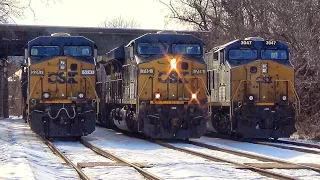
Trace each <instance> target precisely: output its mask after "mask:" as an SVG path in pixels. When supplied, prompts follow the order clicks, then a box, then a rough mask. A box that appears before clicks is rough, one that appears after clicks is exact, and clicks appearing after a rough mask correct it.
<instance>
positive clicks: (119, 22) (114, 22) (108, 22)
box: [99, 16, 140, 28]
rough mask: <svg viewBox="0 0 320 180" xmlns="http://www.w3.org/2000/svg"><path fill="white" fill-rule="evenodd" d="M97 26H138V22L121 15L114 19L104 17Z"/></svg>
mask: <svg viewBox="0 0 320 180" xmlns="http://www.w3.org/2000/svg"><path fill="white" fill-rule="evenodd" d="M99 26H100V27H108V28H140V24H139V23H138V22H136V21H135V20H134V19H131V20H125V19H123V18H122V17H121V16H119V17H117V18H114V19H108V18H106V19H105V20H104V21H103V22H101V23H100V25H99Z"/></svg>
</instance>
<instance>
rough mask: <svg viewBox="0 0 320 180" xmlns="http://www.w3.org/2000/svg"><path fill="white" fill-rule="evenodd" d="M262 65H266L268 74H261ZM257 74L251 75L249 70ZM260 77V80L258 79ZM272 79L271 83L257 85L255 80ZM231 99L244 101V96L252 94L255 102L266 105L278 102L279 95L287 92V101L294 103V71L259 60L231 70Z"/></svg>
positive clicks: (288, 67) (275, 63) (291, 68)
mask: <svg viewBox="0 0 320 180" xmlns="http://www.w3.org/2000/svg"><path fill="white" fill-rule="evenodd" d="M262 63H267V64H268V72H267V73H262V69H261V68H262V67H261V66H262V65H261V64H262ZM251 67H256V68H257V72H256V73H251V72H250V68H251ZM259 77H260V78H259ZM261 77H262V78H266V79H268V78H270V77H272V80H271V81H272V82H271V83H261V82H260V83H259V81H257V80H259V79H260V80H261ZM231 86H232V88H231V89H232V91H231V97H233V99H232V100H233V101H240V102H241V101H244V100H246V98H247V97H244V95H245V94H246V95H249V94H253V95H254V97H255V102H258V103H262V104H263V103H268V102H276V101H280V100H281V99H280V98H281V94H286V93H287V91H288V95H287V96H288V100H289V101H291V102H292V101H294V99H295V97H294V91H295V90H294V69H293V67H290V66H285V65H282V64H279V63H277V62H275V61H270V60H260V61H254V62H252V63H249V64H245V65H241V66H238V67H234V68H232V69H231Z"/></svg>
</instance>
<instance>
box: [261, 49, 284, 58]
mask: <svg viewBox="0 0 320 180" xmlns="http://www.w3.org/2000/svg"><path fill="white" fill-rule="evenodd" d="M261 58H262V59H283V60H285V59H288V55H287V51H286V50H279V49H276V50H273V49H262V50H261Z"/></svg>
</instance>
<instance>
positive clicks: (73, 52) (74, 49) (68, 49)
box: [63, 46, 92, 57]
mask: <svg viewBox="0 0 320 180" xmlns="http://www.w3.org/2000/svg"><path fill="white" fill-rule="evenodd" d="M63 54H64V55H65V56H83V57H89V56H92V49H91V47H90V46H64V47H63Z"/></svg>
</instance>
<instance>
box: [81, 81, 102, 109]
mask: <svg viewBox="0 0 320 180" xmlns="http://www.w3.org/2000/svg"><path fill="white" fill-rule="evenodd" d="M84 78H85V79H89V83H90V85H91V86H92V89H93V90H94V91H93V92H94V95H95V96H96V103H97V114H98V113H99V111H100V98H99V96H98V93H97V91H96V88H95V86H93V83H92V81H91V79H90V78H88V77H84Z"/></svg>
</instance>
